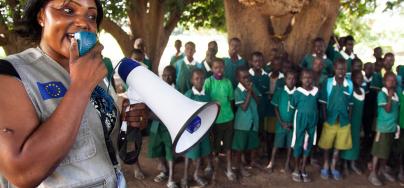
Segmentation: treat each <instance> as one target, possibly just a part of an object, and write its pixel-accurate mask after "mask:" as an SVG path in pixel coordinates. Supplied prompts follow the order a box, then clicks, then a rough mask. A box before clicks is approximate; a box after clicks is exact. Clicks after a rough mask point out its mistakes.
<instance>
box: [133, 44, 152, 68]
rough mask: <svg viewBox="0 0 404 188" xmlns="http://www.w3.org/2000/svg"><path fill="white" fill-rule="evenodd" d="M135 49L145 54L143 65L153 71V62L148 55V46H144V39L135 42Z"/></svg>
mask: <svg viewBox="0 0 404 188" xmlns="http://www.w3.org/2000/svg"><path fill="white" fill-rule="evenodd" d="M133 49H135V50H140V51H141V52H142V53H143V57H144V60H143V64H144V65H146V66H147V67H148V68H149V70H152V62H151V60H150V59H149V57H148V56H147V54H146V45H145V44H144V41H143V39H142V38H137V39H136V40H135V42H134V43H133Z"/></svg>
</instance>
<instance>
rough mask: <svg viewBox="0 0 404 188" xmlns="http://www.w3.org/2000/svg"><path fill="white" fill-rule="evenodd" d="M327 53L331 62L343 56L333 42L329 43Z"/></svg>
mask: <svg viewBox="0 0 404 188" xmlns="http://www.w3.org/2000/svg"><path fill="white" fill-rule="evenodd" d="M325 54H327V57H328V58H329V59H330V60H331V62H334V61H335V60H336V59H338V58H339V57H342V56H341V54H340V53H339V50H338V49H336V47H334V46H332V45H331V44H328V46H327V49H326V51H325Z"/></svg>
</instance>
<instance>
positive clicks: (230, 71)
mask: <svg viewBox="0 0 404 188" xmlns="http://www.w3.org/2000/svg"><path fill="white" fill-rule="evenodd" d="M240 48H241V41H240V39H239V38H231V39H230V41H229V57H225V58H223V59H224V77H226V78H228V79H230V81H231V83H232V84H233V88H236V85H237V81H236V69H237V67H239V66H243V65H244V66H246V65H247V63H246V61H245V60H244V59H243V58H242V57H241V56H240V55H239V51H240Z"/></svg>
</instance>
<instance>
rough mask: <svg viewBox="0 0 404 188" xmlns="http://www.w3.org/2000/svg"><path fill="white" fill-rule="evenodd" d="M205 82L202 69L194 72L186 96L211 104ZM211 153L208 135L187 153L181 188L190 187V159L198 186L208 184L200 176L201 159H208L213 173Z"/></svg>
mask: <svg viewBox="0 0 404 188" xmlns="http://www.w3.org/2000/svg"><path fill="white" fill-rule="evenodd" d="M204 80H205V74H204V72H203V71H202V70H201V69H195V70H193V71H192V76H191V83H192V85H193V86H192V89H190V90H188V91H187V92H186V93H185V96H187V97H188V98H190V99H192V100H195V101H200V102H209V101H210V97H209V96H208V95H206V93H205V90H204V89H203V83H204ZM211 152H212V148H211V146H210V140H209V133H206V135H205V136H203V137H202V139H201V141H200V142H199V143H197V144H196V145H195V146H193V147H192V149H191V150H189V151H188V152H186V153H185V167H184V177H183V179H182V180H181V187H183V188H186V187H188V168H189V161H190V159H191V160H193V161H194V162H195V171H194V175H193V178H194V181H195V182H196V183H197V184H198V186H201V187H204V186H206V185H207V184H208V182H207V181H206V180H204V179H203V178H202V177H201V176H200V175H199V169H200V166H201V159H202V158H207V159H208V160H207V162H208V165H207V168H206V169H210V171H212V166H211V161H210V160H209V154H210V153H211ZM206 169H205V170H206Z"/></svg>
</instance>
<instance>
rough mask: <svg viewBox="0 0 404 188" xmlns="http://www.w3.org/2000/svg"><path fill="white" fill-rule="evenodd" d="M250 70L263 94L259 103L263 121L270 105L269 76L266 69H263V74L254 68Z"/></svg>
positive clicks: (254, 81)
mask: <svg viewBox="0 0 404 188" xmlns="http://www.w3.org/2000/svg"><path fill="white" fill-rule="evenodd" d="M248 72H249V73H250V75H251V81H252V83H253V84H254V86H255V87H256V88H257V90H258V91H259V92H260V93H261V95H262V97H261V98H260V101H259V103H258V115H259V118H260V122H263V119H264V117H265V116H266V115H267V114H266V111H267V108H268V107H269V105H270V101H269V99H268V90H269V77H268V74H267V73H266V72H265V71H264V70H261V74H256V73H255V72H254V70H253V69H250V70H249V71H248Z"/></svg>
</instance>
